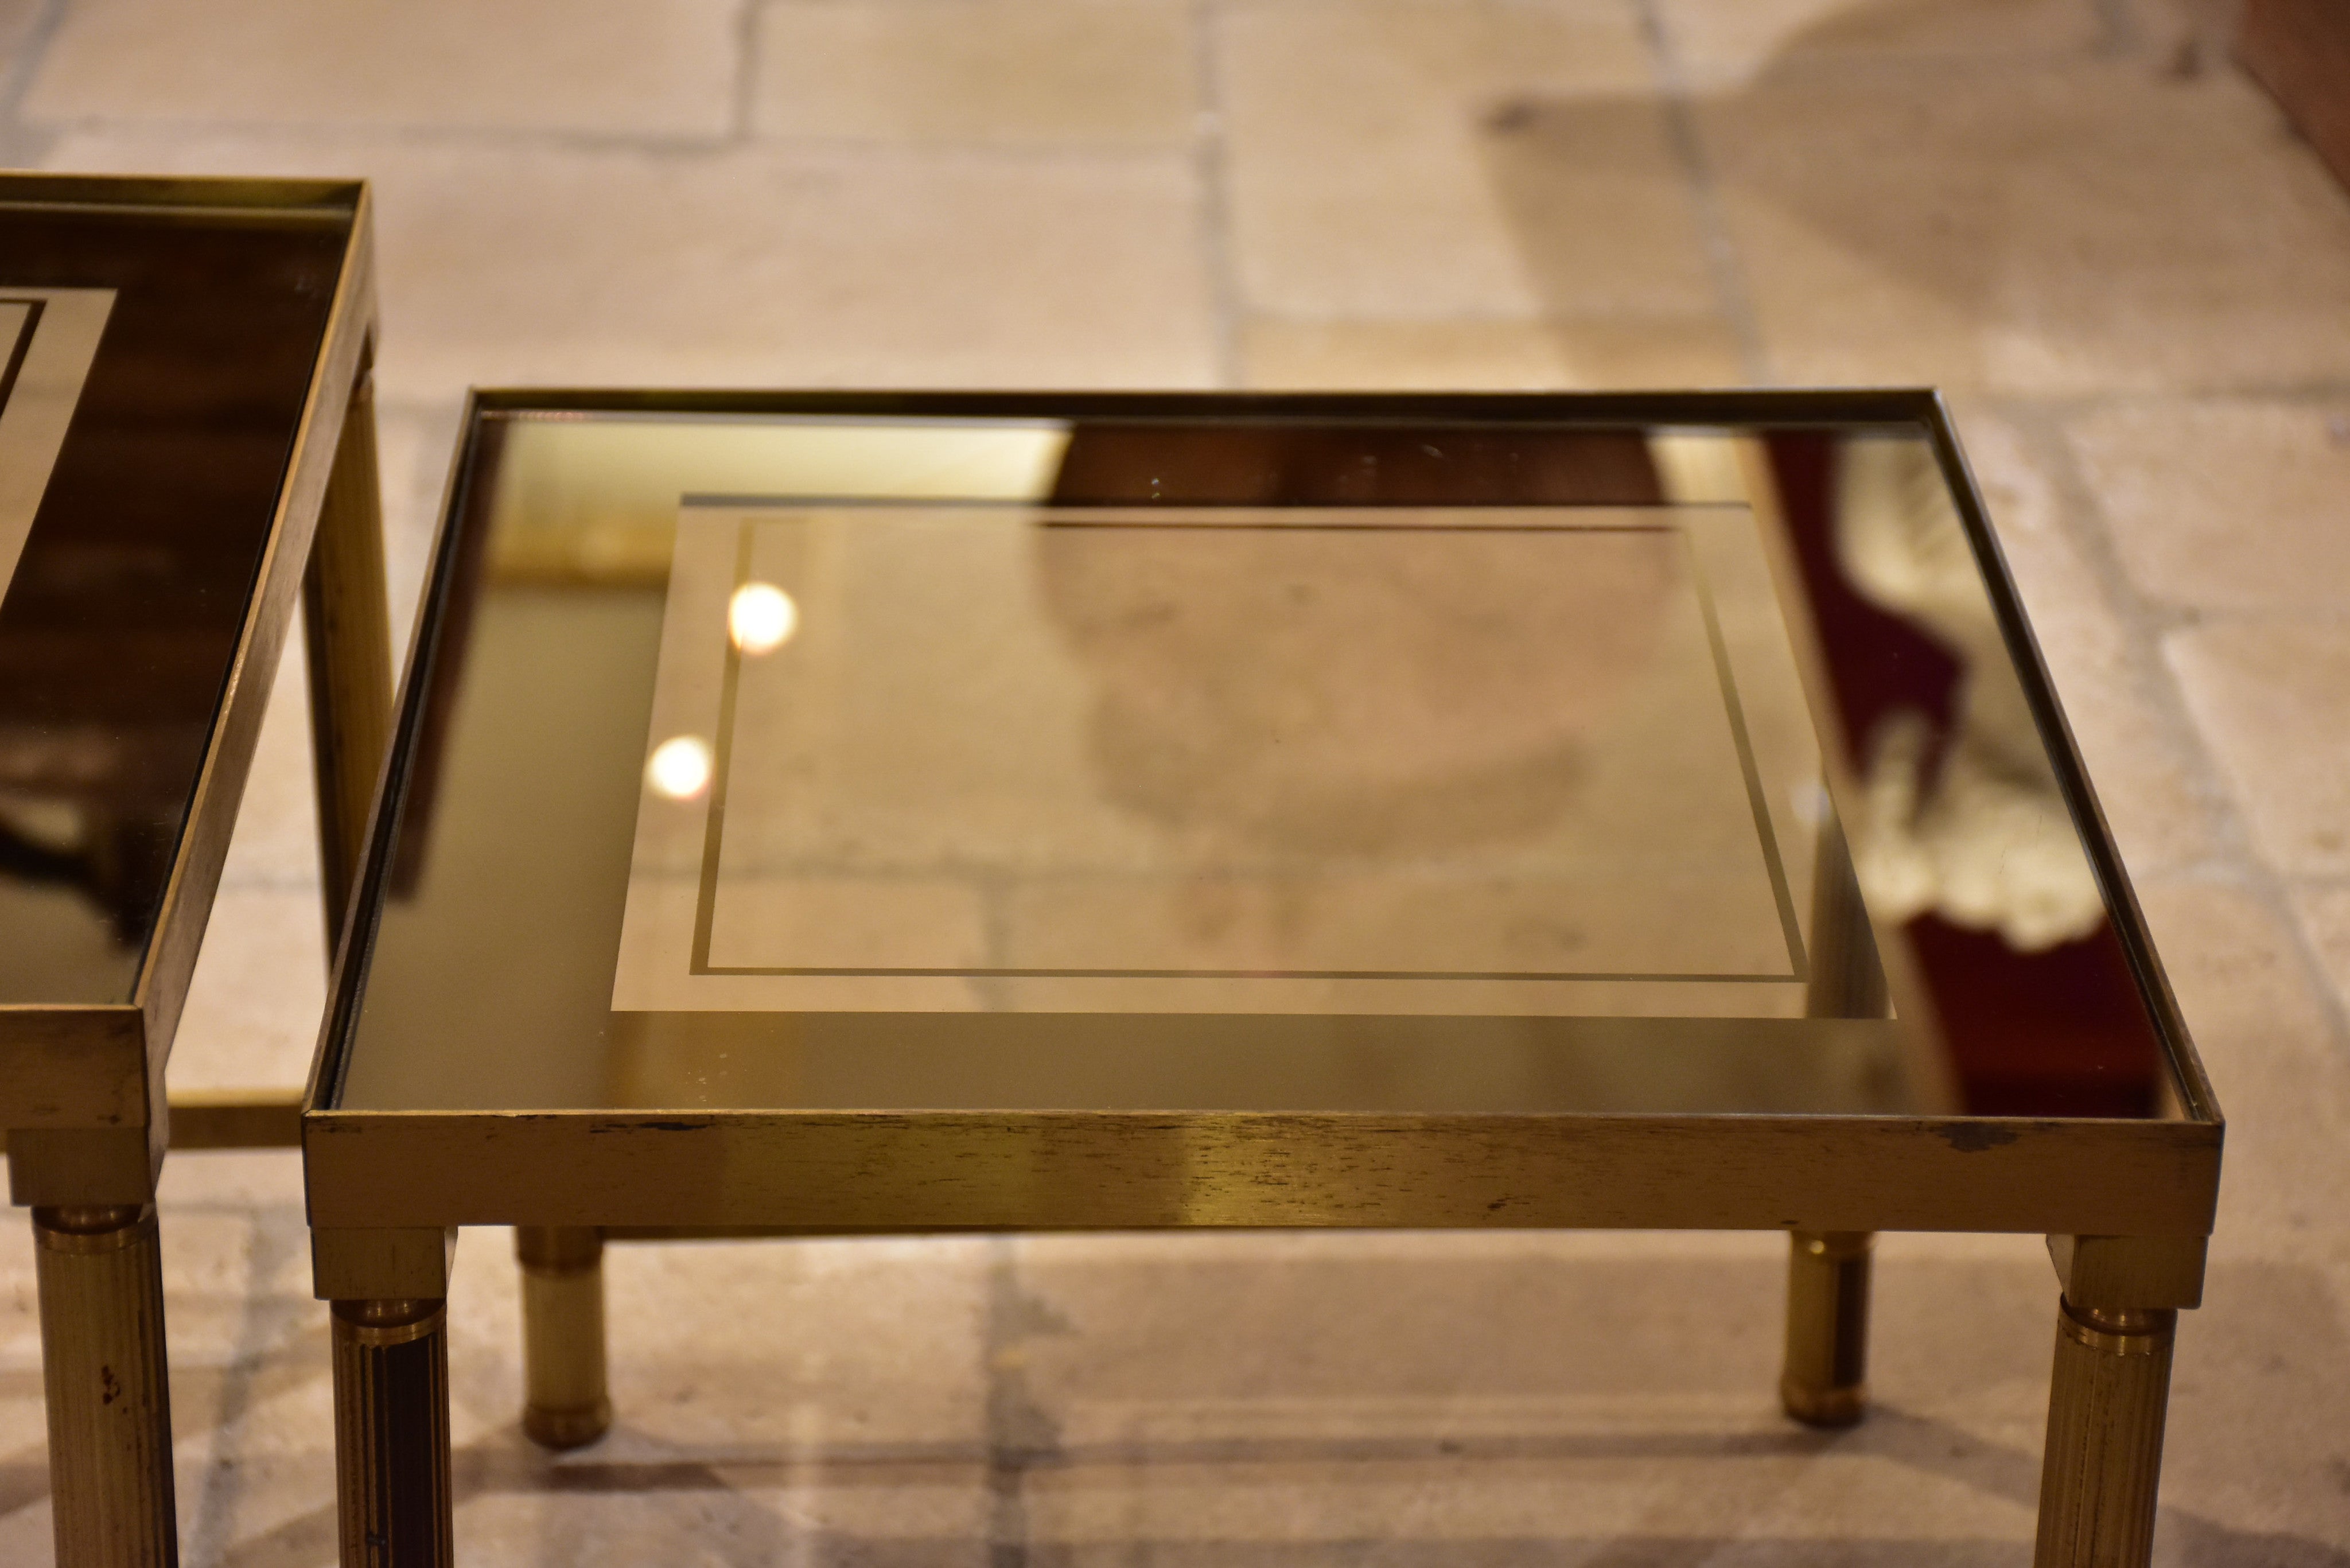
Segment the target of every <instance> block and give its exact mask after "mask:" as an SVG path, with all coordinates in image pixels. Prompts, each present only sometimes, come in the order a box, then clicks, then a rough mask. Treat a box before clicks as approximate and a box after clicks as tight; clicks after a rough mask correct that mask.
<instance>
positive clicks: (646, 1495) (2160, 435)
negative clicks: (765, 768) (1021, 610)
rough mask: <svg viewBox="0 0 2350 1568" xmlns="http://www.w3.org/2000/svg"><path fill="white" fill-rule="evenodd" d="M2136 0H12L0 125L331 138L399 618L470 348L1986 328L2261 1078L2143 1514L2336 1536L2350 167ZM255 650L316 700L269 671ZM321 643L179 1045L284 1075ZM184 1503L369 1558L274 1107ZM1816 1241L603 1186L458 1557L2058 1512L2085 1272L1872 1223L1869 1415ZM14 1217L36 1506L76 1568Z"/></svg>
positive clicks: (494, 1284) (2344, 1486)
mask: <svg viewBox="0 0 2350 1568" xmlns="http://www.w3.org/2000/svg"><path fill="white" fill-rule="evenodd" d="M2186 26H2187V24H2186V23H2185V22H2184V21H2183V20H2182V19H2181V17H2180V16H2178V15H2177V14H2174V13H2173V12H2172V11H2170V10H2168V9H2167V8H2165V5H2164V3H2163V0H1942V3H1935V0H599V3H598V4H596V5H567V4H562V3H560V0H497V3H490V0H402V3H399V4H394V3H392V0H340V3H338V4H335V5H307V6H305V5H286V4H273V3H269V0H0V158H5V159H6V160H8V161H14V162H17V163H21V164H26V165H30V166H36V167H42V168H50V169H81V170H125V171H129V170H137V171H165V170H172V171H241V172H268V173H320V174H326V173H331V174H364V175H366V176H368V177H369V178H370V179H372V180H373V181H375V182H376V192H377V197H378V200H379V202H380V221H381V226H380V247H381V256H382V261H383V313H384V314H383V326H384V338H383V349H382V355H381V359H380V385H381V389H382V394H383V399H384V404H383V409H384V420H385V425H384V436H385V452H386V463H387V482H388V483H389V485H390V491H391V495H390V503H391V516H392V524H393V526H394V529H395V539H394V545H393V552H392V554H393V576H394V592H395V596H396V597H397V599H398V600H399V611H398V613H399V614H400V617H401V618H402V620H403V624H404V618H405V615H406V610H407V606H408V605H409V604H410V603H411V602H412V599H413V596H414V592H415V587H416V583H417V578H418V576H419V573H420V570H421V553H422V541H423V539H424V537H425V534H426V531H427V530H428V528H429V526H430V523H431V517H432V510H433V507H434V504H435V503H436V500H437V496H438V492H439V487H440V483H441V474H442V468H443V465H444V463H445V461H446V455H447V450H448V446H449V442H450V440H451V436H452V431H453V428H454V421H455V410H456V400H457V399H458V397H459V395H460V393H461V391H462V389H463V387H464V386H465V385H466V384H467V383H468V382H469V381H479V382H484V383H515V382H539V383H562V382H574V383H578V382H619V383H626V382H639V383H672V384H674V383H691V382H702V383H712V384H754V383H755V384H766V385H789V384H803V385H881V384H908V385H945V384H956V385H969V384H991V385H1017V386H1080V385H1083V386H1127V385H1133V386H1154V387H1216V386H1247V387H1281V386H1315V387H1336V386H1347V387H1371V386H1414V387H1419V386H1430V387H1504V386H1505V387H1551V386H1617V385H1687V384H1718V383H1725V382H1732V381H1752V382H1763V383H1814V382H1899V383H1912V382H1919V381H1930V382H1934V383H1938V384H1939V385H1941V386H1943V387H1945V388H1947V389H1950V393H1951V395H1952V397H1953V399H1954V400H1955V403H1956V406H1957V409H1958V411H1959V416H1960V424H1961V427H1962V430H1963V432H1964V435H1965V438H1966V440H1967V441H1968V442H1969V445H1970V449H1971V451H1972V453H1973V455H1974V458H1975V461H1976V462H1977V464H1978V468H1979V472H1980V473H1981V478H1982V480H1983V482H1984V483H1985V485H1986V488H1987V489H1988V491H1989V492H1990V493H1991V500H1992V506H1993V510H1994V512H1995V514H1996V515H1997V518H1998V521H1999V524H2000V527H2001V530H2002V536H2003V538H2004V541H2005V543H2006V545H2007V547H2008V549H2009V552H2010V555H2011V558H2012V561H2013V563H2014V565H2015V567H2016V570H2017V572H2018V574H2019V575H2020V576H2021V577H2022V580H2023V583H2024V587H2025V589H2026V593H2027V597H2029V599H2030V601H2031V604H2032V607H2033V613H2034V614H2035V616H2036V617H2037V618H2038V624H2039V628H2040V630H2041V633H2042V636H2043V643H2044V645H2045V647H2046V649H2047V652H2048V654H2049V657H2050V659H2051V660H2052V662H2053V664H2054V668H2055V670H2056V671H2057V674H2058V677H2059V683H2060V685H2061V688H2062V691H2063V694H2064V700H2065V701H2066V703H2067V704H2068V707H2069V709H2070V711H2071V715H2072V718H2073V722H2074V726H2075V728H2076V730H2077V731H2078V732H2079V735H2080V737H2081V740H2082V743H2083V745H2084V747H2085V751H2086V753H2087V754H2088V757H2089V760H2090V763H2091V765H2092V771H2093V773H2094V774H2095V776H2096V777H2097V778H2098V779H2099V780H2100V781H2101V784H2102V787H2103V791H2104V794H2105V800H2106V806H2107V809H2108V811H2109V813H2110V815H2111V816H2112V819H2113V821H2114V824H2115V826H2116V830H2117V832H2118V834H2119V836H2120V837H2121V839H2122V842H2123V844H2124V846H2125V848H2126V853H2127V856H2128V859H2129V863H2130V866H2131V868H2132V870H2133V872H2134V873H2135V875H2136V877H2137V879H2138V884H2139V887H2140V888H2141V889H2142V892H2143V894H2144V897H2145V899H2146V902H2147V908H2148V910H2149V913H2150V915H2151V917H2152V919H2153V922H2154V924H2155V926H2156V928H2157V930H2158V936H2159V938H2160V939H2161V940H2162V941H2163V942H2164V944H2165V946H2166V950H2167V952H2168V956H2169V959H2170V961H2171V963H2172V965H2173V966H2174V971H2175V978H2176V980H2177V982H2178V989H2179V992H2180V993H2181V996H2182V999H2183V1001H2184V1003H2185V1006H2186V1010H2187V1013H2188V1016H2189V1019H2190V1021H2191V1023H2192V1024H2193V1027H2194V1029H2195V1031H2196V1033H2197V1034H2198V1037H2199V1041H2200V1044H2201V1047H2202V1050H2203V1052H2204V1054H2205V1056H2206V1057H2207V1059H2208V1061H2209V1063H2210V1068H2211V1073H2212V1075H2213V1077H2214V1078H2215V1079H2216V1080H2217V1082H2218V1085H2219V1088H2220V1096H2221V1097H2222V1099H2223V1101H2224V1102H2225V1104H2226V1105H2227V1106H2228V1108H2229V1111H2230V1119H2231V1121H2232V1123H2233V1126H2232V1127H2231V1131H2230V1147H2229V1157H2228V1179H2227V1184H2226V1190H2225V1193H2224V1195H2223V1198H2222V1203H2221V1214H2220V1234H2219V1239H2218V1241H2217V1242H2216V1244H2215V1246H2214V1250H2213V1270H2212V1275H2211V1282H2210V1295H2209V1302H2208V1305H2207V1306H2206V1307H2205V1309H2204V1310H2203V1311H2202V1312H2200V1313H2199V1314H2193V1315H2192V1316H2190V1317H2189V1318H2188V1319H2187V1320H2186V1321H2185V1323H2184V1324H2183V1325H2182V1328H2181V1331H2180V1336H2179V1361H2178V1381H2177V1388H2176V1393H2175V1396H2174V1398H2173V1402H2172V1427H2171V1435H2170V1443H2169V1450H2168V1469H2167V1472H2166V1481H2165V1487H2164V1494H2163V1495H2164V1508H2163V1515H2162V1522H2161V1527H2160V1537H2159V1542H2158V1551H2157V1558H2158V1562H2160V1563H2165V1564H2175V1565H2186V1564H2193V1565H2196V1568H2218V1565H2220V1564H2231V1565H2232V1564H2246V1565H2251V1564H2280V1565H2286V1568H2316V1565H2320V1564H2328V1565H2341V1564H2350V1317H2345V1306H2350V1203H2345V1196H2344V1195H2345V1193H2350V1026H2345V991H2350V695H2345V693H2350V613H2346V612H2350V198H2345V194H2344V192H2342V191H2341V190H2340V189H2338V188H2337V187H2335V186H2334V185H2333V184H2332V183H2330V182H2329V181H2328V180H2327V178H2326V177H2325V175H2324V171H2322V170H2321V168H2320V166H2319V165H2318V163H2317V161H2315V159H2314V157H2313V156H2312V155H2311V154H2310V153H2309V151H2308V150H2307V149H2306V148H2305V147H2303V145H2302V144H2301V143H2299V142H2298V141H2296V140H2294V139H2293V136H2292V135H2291V134H2290V133H2289V132H2288V130H2286V129H2285V127H2284V126H2283V125H2282V122H2281V120H2280V119H2279V117H2278V115H2277V113H2276V112H2275V111H2274V109H2272V106H2271V105H2270V104H2269V103H2268V102H2267V101H2266V100H2265V99H2262V97H2261V96H2260V95H2259V94H2258V93H2257V92H2256V91H2255V90H2253V89H2252V88H2250V87H2248V86H2247V85H2246V84H2245V83H2244V82H2243V81H2242V80H2241V78H2238V77H2237V76H2236V75H2234V74H2233V73H2232V72H2231V71H2230V70H2228V69H2225V68H2219V69H2208V68H2207V69H2202V70H2197V69H2194V68H2193V67H2194V56H2193V53H2192V51H2190V50H2188V49H2186V48H2185V47H2183V40H2184V39H2185V37H2186ZM298 689H299V685H298V673H297V672H296V671H295V670H290V669H289V670H288V671H287V672H286V676H285V679H284V681H283V684H282V687H281V695H285V694H290V693H292V692H295V691H298ZM302 725H303V716H302V713H301V711H300V708H299V706H298V704H296V703H293V702H290V701H287V702H281V703H280V704H279V708H278V710H277V711H276V715H275V717H274V718H273V721H272V723H271V725H270V728H269V731H268V732H267V734H266V736H265V742H264V755H263V760H262V763H261V764H260V768H259V771H258V774H257V776H256V779H255V785H254V789H253V792H252V794H251V797H250V800H249V804H248V807H247V813H246V822H245V827H244V831H243V832H242V833H241V836H239V838H238V840H237V843H236V846H235V849H234V853H233V855H232V857H231V864H230V870H229V873H228V877H227V881H226V885H225V886H224V889H223V892H222V897H221V899H220V903H219V907H218V909H217V911H216V914H215V916H214V921H213V940H212V943H211V945H210V947H209V948H208V950H207V954H206V958H205V962H204V967H203V970H202V971H201V972H200V978H199V982H198V996H197V998H196V1000H195V1002H194V1003H193V1004H192V1009H191V1013H190V1017H189V1021H188V1024H187V1026H186V1028H185V1029H184V1030H183V1032H182V1039H181V1043H180V1046H179V1054H178V1055H177V1057H176V1058H175V1060H174V1062H173V1064H172V1071H173V1074H174V1077H175V1081H176V1082H179V1083H182V1084H186V1085H197V1084H242V1083H251V1082H257V1081H265V1080H270V1081H276V1082H281V1083H287V1084H290V1083H293V1082H296V1081H297V1080H298V1079H299V1077H300V1075H301V1073H302V1071H303V1068H304V1065H305V1064H306V1063H307V1058H308V1054H309V1050H310V1044H311V1035H312V1031H313V1028H314V1022H315V1017H316V1009H317V1004H318V1001H319V992H320V986H319V983H318V982H317V980H316V979H315V976H316V974H317V968H318V965H319V954H318V951H317V948H318V937H317V921H316V916H315V913H314V904H313V899H314V898H315V893H314V890H313V889H314V883H315V876H316V871H315V862H314V856H313V853H312V850H311V848H310V841H309V835H310V832H311V828H310V824H309V819H308V815H307V810H308V808H307V802H306V799H305V794H304V787H305V786H304V778H303V765H304V764H303V746H304V744H305V738H304V735H303V732H302ZM163 1211H164V1222H165V1225H166V1241H165V1252H166V1263H167V1273H168V1286H169V1292H170V1308H171V1314H172V1341H173V1352H174V1363H173V1372H174V1408H175V1411H176V1417H177V1423H178V1432H179V1460H180V1471H179V1473H180V1487H181V1491H180V1508H181V1517H182V1532H183V1542H184V1545H183V1551H184V1553H185V1561H187V1562H188V1563H191V1564H202V1565H205V1568H211V1565H213V1564H235V1565H237V1568H280V1565H284V1568H292V1565H295V1564H314V1563H328V1562H329V1561H331V1559H332V1557H333V1515H332V1511H331V1509H332V1499H333V1472H332V1467H331V1462H330V1458H329V1452H328V1438H329V1399H328V1381H327V1362H326V1355H325V1351H326V1324H325V1318H324V1314H323V1312H322V1311H321V1310H320V1309H319V1308H318V1307H317V1305H315V1304H314V1303H312V1302H311V1301H310V1300H309V1295H308V1291H307V1277H306V1254H305V1233H304V1230H303V1224H302V1210H301V1203H300V1187H299V1182H298V1179H297V1174H296V1168H295V1164H294V1161H293V1158H292V1157H291V1156H287V1155H279V1154H253V1155H214V1156H203V1155H192V1156H188V1157H185V1158H181V1159H178V1160H176V1161H174V1162H173V1163H172V1166H171V1168H170V1169H169V1170H168V1172H167V1174H166V1179H165V1199H164V1206H163ZM1780 1245H1781V1244H1780V1243H1779V1242H1778V1241H1777V1240H1776V1239H1775V1238H1772V1237H1736V1236H1731V1237H1716V1236H1702V1235H1700V1236H1669V1235H1624V1236H1598V1237H1549V1236H1473V1237H1465V1238H1430V1237H1420V1236H1367V1237H1318V1238H1298V1239H1274V1238H1259V1237H1244V1238H1230V1239H1219V1238H1192V1239H1182V1240H1157V1239H1141V1238H1124V1237H1113V1238H1104V1239H1093V1240H1043V1241H843V1242H827V1243H818V1244H801V1245H794V1246H781V1245H766V1246H752V1245H734V1246H727V1245H704V1246H691V1247H688V1246H675V1247H666V1248H657V1249H653V1248H632V1249H622V1250H619V1251H618V1252H617V1253H616V1255H615V1256H614V1258H613V1260H612V1262H611V1264H610V1270H609V1272H610V1279H611V1294H612V1324H613V1327H612V1338H613V1353H614V1359H615V1380H616V1394H617V1397H618V1400H619V1407H620V1417H619V1426H618V1428H617V1429H616V1430H615V1432H614V1433H613V1435H612V1436H611V1437H610V1438H608V1440H606V1441H605V1442H604V1443H602V1444H601V1445H599V1446H598V1447H595V1448H592V1449H587V1450H586V1451H584V1452H582V1453H579V1454H577V1455H574V1456H571V1457H569V1458H567V1459H563V1460H561V1461H551V1460H549V1459H546V1458H545V1457H544V1456H542V1455H540V1454H538V1453H537V1452H536V1451H535V1450H534V1449H532V1448H531V1447H530V1446H529V1445H528V1444H527V1443H526V1442H525V1440H524V1439H523V1438H522V1437H521V1435H520V1433H519V1431H518V1430H517V1428H516V1425H515V1407H516V1400H517V1397H518V1370H517V1353H516V1345H515V1335H516V1309H515V1283H514V1277H513V1272H512V1270H511V1268H510V1266H509V1264H508V1262H507V1261H506V1249H507V1241H506V1238H505V1237H504V1235H503V1234H499V1233H494V1232H481V1233H469V1234H468V1235H467V1237H466V1239H465V1241H464V1244H463V1249H462V1251H463V1262H462V1264H461V1266H460V1269H459V1272H458V1282H457V1285H456V1292H457V1299H456V1301H455V1302H454V1303H452V1304H453V1318H454V1322H455V1324H456V1327H455V1330H454V1338H453V1344H452V1352H451V1360H452V1376H453V1378H454V1382H455V1387H456V1397H455V1417H454V1418H455V1438H456V1445H457V1454H458V1458H457V1485H458V1493H459V1499H460V1501H459V1514H458V1529H459V1532H460V1536H461V1539H462V1540H463V1542H465V1544H466V1550H467V1552H468V1560H469V1561H471V1562H475V1563H490V1562H495V1563H506V1562H511V1563H564V1564H574V1563H577V1564H591V1563H639V1562H664V1563H842V1564H847V1563H875V1564H908V1565H911V1564H918V1563H920V1564H929V1563H941V1564H943V1563H974V1564H976V1563H983V1562H984V1563H991V1564H1004V1563H1053V1564H1063V1563H1066V1564H1079V1563H1085V1564H1091V1563H1137V1564H1141V1563H1149V1564H1188V1563H1211V1562H1213V1563H1220V1564H1222V1563H1239V1564H1263V1565H1264V1568H1273V1565H1275V1564H1290V1563H1332V1562H1335V1563H1361V1564H1371V1563H1380V1564H1396V1565H1413V1564H1431V1565H1432V1564H1436V1563H1444V1564H1447V1565H1453V1564H1469V1565H1487V1568H1498V1565H1501V1564H1505V1563H1509V1564H1514V1563H1536V1562H1540V1563H1590V1564H1595V1565H1596V1564H1602V1563H1605V1564H1607V1565H1608V1568H1633V1565H1636V1564H1649V1563H1714V1564H1737V1565H1741V1568H1760V1565H1763V1564H1779V1563H1798V1562H1800V1563H1831V1564H1846V1565H1850V1568H1864V1565H1866V1568H1897V1565H1899V1568H1911V1565H1917V1564H1942V1565H1951V1568H1971V1565H1974V1564H1986V1565H1987V1564H1991V1563H2022V1562H2023V1561H2024V1560H2025V1553H2026V1552H2027V1551H2028V1542H2029V1540H2030V1536H2031V1531H2032V1516H2033V1498H2034V1489H2035V1485H2036V1479H2035V1478H2036V1472H2037V1463H2038V1453H2039V1447H2040V1436H2041V1425H2040V1424H2041V1421H2042V1410H2043V1397H2044V1389H2045V1383H2046V1377H2047V1368H2048V1355H2049V1351H2048V1344H2049V1338H2050V1334H2051V1315H2052V1309H2053V1306H2054V1286H2053V1281H2052V1278H2051V1276H2050V1273H2049V1271H2048V1268H2047V1265H2046V1263H2045V1262H2044V1260H2043V1258H2042V1256H2041V1250H2040V1245H2039V1243H2038V1241H2036V1240H2034V1239H2030V1238H1991V1239H1970V1238H1948V1237H1896V1238H1889V1239H1888V1240H1887V1242H1886V1244H1885V1246H1884V1249H1883V1251H1882V1254H1881V1263H1880V1268H1879V1276H1878V1277H1879V1301H1880V1307H1879V1317H1878V1332H1877V1364H1876V1382H1877V1390H1878V1396H1879V1405H1878V1407H1877V1413H1876V1415H1875V1416H1874V1417H1873V1418H1872V1419H1871V1420H1870V1421H1869V1423H1868V1424H1867V1425H1866V1426H1865V1427H1863V1428H1860V1429H1859V1430H1857V1431H1856V1432H1854V1433H1851V1434H1849V1435H1846V1436H1842V1437H1833V1438H1824V1437H1819V1436H1814V1435H1811V1434H1807V1433H1804V1432H1801V1431H1798V1430H1795V1429H1794V1428H1790V1427H1789V1426H1788V1425H1786V1424H1785V1423H1784V1422H1783V1421H1782V1420H1781V1419H1780V1418H1779V1417H1778V1416H1777V1415H1776V1413H1775V1409H1774V1401H1773V1376H1774V1361H1775V1338H1776V1334H1777V1333H1778V1317H1779V1306H1778V1292H1779V1289H1780V1262H1779V1248H1780ZM32 1303H33V1283H32V1269H31V1263H30V1256H29V1241H28V1238H27V1237H26V1234H25V1231H24V1228H23V1227H22V1226H21V1225H20V1226H16V1227H12V1228H9V1229H7V1230H6V1231H5V1232H0V1561H5V1562H8V1563H26V1564H35V1563H46V1562H47V1561H48V1556H49V1539H48V1537H49V1523H48V1505H47V1495H46V1478H45V1469H44V1459H43V1439H42V1425H41V1407H40V1374H39V1363H38V1347H37V1342H36V1333H35V1326H34V1314H33V1304H32Z"/></svg>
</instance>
